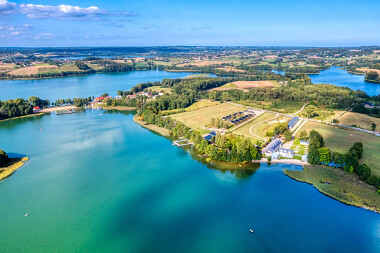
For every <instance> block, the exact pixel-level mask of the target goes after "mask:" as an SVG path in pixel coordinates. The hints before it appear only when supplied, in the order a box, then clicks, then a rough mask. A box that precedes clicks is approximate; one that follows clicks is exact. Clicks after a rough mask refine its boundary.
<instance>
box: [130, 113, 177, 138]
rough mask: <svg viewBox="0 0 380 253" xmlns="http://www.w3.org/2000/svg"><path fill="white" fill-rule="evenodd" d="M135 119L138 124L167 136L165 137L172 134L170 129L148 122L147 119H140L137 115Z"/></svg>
mask: <svg viewBox="0 0 380 253" xmlns="http://www.w3.org/2000/svg"><path fill="white" fill-rule="evenodd" d="M133 121H134V122H136V123H137V124H139V125H140V126H142V127H144V128H146V129H149V130H151V131H153V132H156V133H159V134H160V135H162V136H165V137H168V136H170V131H169V130H168V129H166V128H163V127H159V126H156V125H154V124H148V123H146V122H145V121H142V120H139V119H138V118H137V115H135V116H133Z"/></svg>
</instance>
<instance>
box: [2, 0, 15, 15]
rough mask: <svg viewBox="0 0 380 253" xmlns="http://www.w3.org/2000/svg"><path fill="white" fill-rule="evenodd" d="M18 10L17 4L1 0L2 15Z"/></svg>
mask: <svg viewBox="0 0 380 253" xmlns="http://www.w3.org/2000/svg"><path fill="white" fill-rule="evenodd" d="M16 12H17V4H15V3H11V2H8V1H7V0H0V16H2V15H4V16H5V15H11V14H14V13H16Z"/></svg>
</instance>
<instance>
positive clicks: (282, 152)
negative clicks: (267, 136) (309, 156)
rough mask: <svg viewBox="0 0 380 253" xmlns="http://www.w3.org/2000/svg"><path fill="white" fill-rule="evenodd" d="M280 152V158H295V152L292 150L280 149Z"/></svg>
mask: <svg viewBox="0 0 380 253" xmlns="http://www.w3.org/2000/svg"><path fill="white" fill-rule="evenodd" d="M278 152H279V153H280V156H282V157H286V158H293V156H294V150H292V149H286V148H280V149H279V150H278Z"/></svg>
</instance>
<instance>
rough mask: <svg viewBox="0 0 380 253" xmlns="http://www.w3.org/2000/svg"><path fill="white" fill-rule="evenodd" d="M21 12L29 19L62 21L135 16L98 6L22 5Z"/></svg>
mask: <svg viewBox="0 0 380 253" xmlns="http://www.w3.org/2000/svg"><path fill="white" fill-rule="evenodd" d="M19 9H20V12H21V13H23V14H25V15H26V16H27V17H28V18H32V19H43V18H55V19H62V20H102V19H104V18H106V17H111V16H133V13H129V12H111V11H108V10H104V9H99V8H98V7H96V6H90V7H85V8H84V7H79V6H72V5H65V4H62V5H59V6H50V5H39V4H20V6H19Z"/></svg>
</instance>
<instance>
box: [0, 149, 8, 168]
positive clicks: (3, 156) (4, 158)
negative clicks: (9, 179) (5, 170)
mask: <svg viewBox="0 0 380 253" xmlns="http://www.w3.org/2000/svg"><path fill="white" fill-rule="evenodd" d="M8 162H9V158H8V155H7V153H5V151H4V150H2V149H0V166H3V165H5V164H6V163H8Z"/></svg>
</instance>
